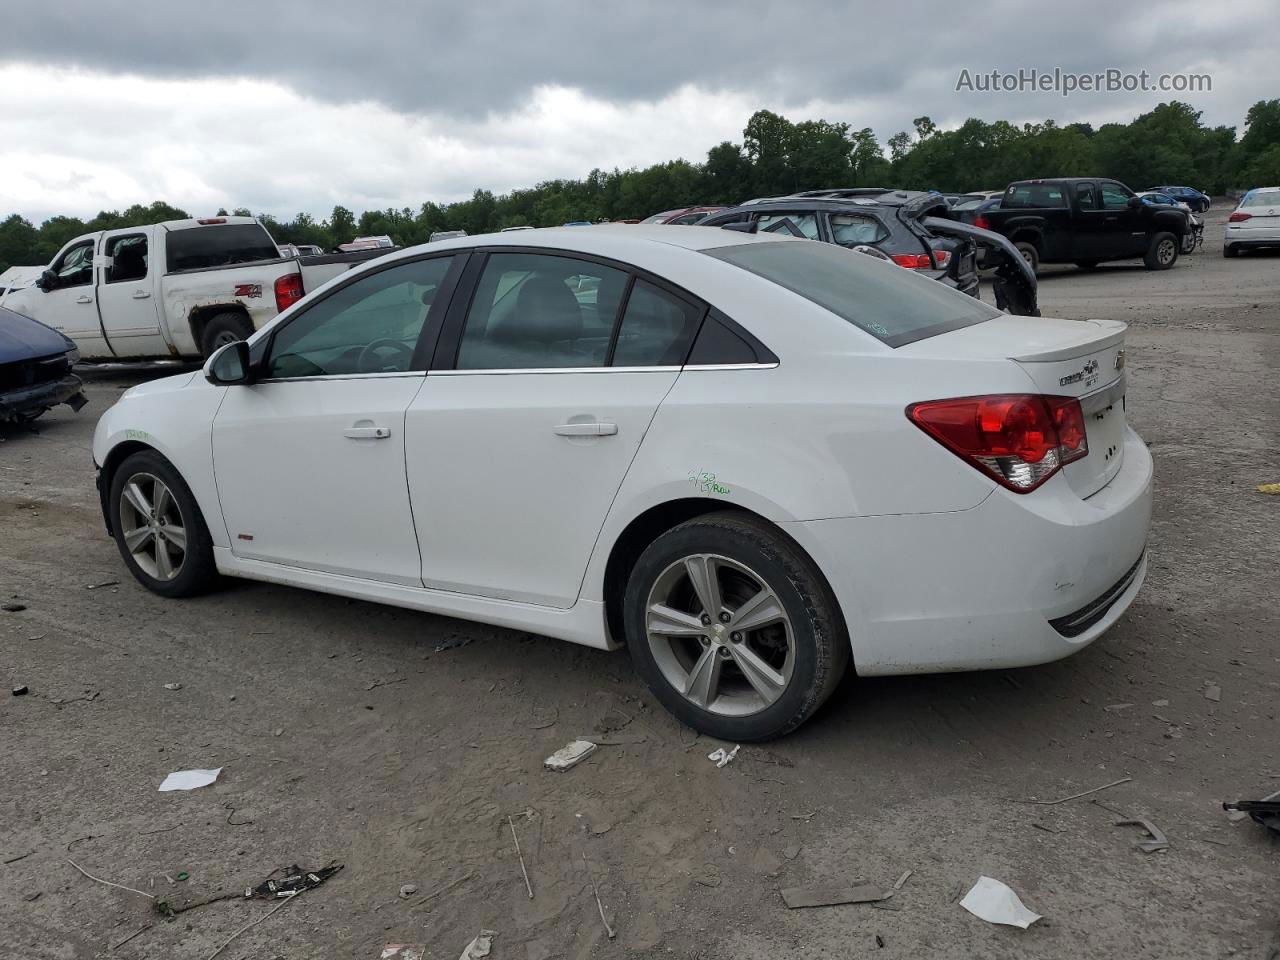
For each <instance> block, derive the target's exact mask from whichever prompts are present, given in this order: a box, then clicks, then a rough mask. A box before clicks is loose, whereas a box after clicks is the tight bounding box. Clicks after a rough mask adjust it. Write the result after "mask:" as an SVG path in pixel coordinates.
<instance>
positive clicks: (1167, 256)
mask: <svg viewBox="0 0 1280 960" xmlns="http://www.w3.org/2000/svg"><path fill="white" fill-rule="evenodd" d="M1177 250H1178V248H1177V246H1176V245H1175V244H1174V242H1173V241H1172V240H1161V241H1160V246H1158V247H1156V259H1157V260H1159V261H1160V262H1161V263H1162V264H1168V263H1172V262H1173V257H1174V254H1175V253H1177Z"/></svg>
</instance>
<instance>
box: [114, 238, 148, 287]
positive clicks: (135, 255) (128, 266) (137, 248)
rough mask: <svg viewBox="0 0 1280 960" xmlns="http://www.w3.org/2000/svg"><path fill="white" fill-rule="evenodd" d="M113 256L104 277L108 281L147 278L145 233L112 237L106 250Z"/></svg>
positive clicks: (119, 281)
mask: <svg viewBox="0 0 1280 960" xmlns="http://www.w3.org/2000/svg"><path fill="white" fill-rule="evenodd" d="M104 252H105V253H106V255H107V256H108V257H110V258H111V266H109V267H107V269H106V275H105V277H104V278H103V279H104V280H105V281H106V282H107V283H122V282H124V281H125V280H145V279H146V276H147V238H146V235H145V234H141V233H139V234H134V235H133V236H128V237H112V238H111V239H110V240H108V241H107V247H106V250H105V251H104Z"/></svg>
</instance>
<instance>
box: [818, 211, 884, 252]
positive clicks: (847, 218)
mask: <svg viewBox="0 0 1280 960" xmlns="http://www.w3.org/2000/svg"><path fill="white" fill-rule="evenodd" d="M887 236H889V231H888V230H886V229H885V226H884V224H883V223H881V222H880V221H879V220H877V219H876V218H875V217H866V216H858V215H855V214H852V213H833V214H832V215H831V239H832V240H833V241H834V242H836V243H838V244H839V245H840V246H842V247H856V246H858V245H859V244H876V243H879V242H880V241H881V240H883V239H884V238H885V237H887Z"/></svg>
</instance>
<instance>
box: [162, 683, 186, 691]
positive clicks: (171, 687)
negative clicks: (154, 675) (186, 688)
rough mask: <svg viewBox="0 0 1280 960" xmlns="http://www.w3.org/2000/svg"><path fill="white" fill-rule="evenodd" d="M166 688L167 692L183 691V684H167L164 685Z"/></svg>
mask: <svg viewBox="0 0 1280 960" xmlns="http://www.w3.org/2000/svg"><path fill="white" fill-rule="evenodd" d="M164 688H165V689H166V690H181V689H182V684H180V683H166V684H165V685H164Z"/></svg>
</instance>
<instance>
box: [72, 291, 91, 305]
mask: <svg viewBox="0 0 1280 960" xmlns="http://www.w3.org/2000/svg"><path fill="white" fill-rule="evenodd" d="M76 303H93V297H87V296H85V295H84V294H83V293H82V294H80V296H78V297H76Z"/></svg>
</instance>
